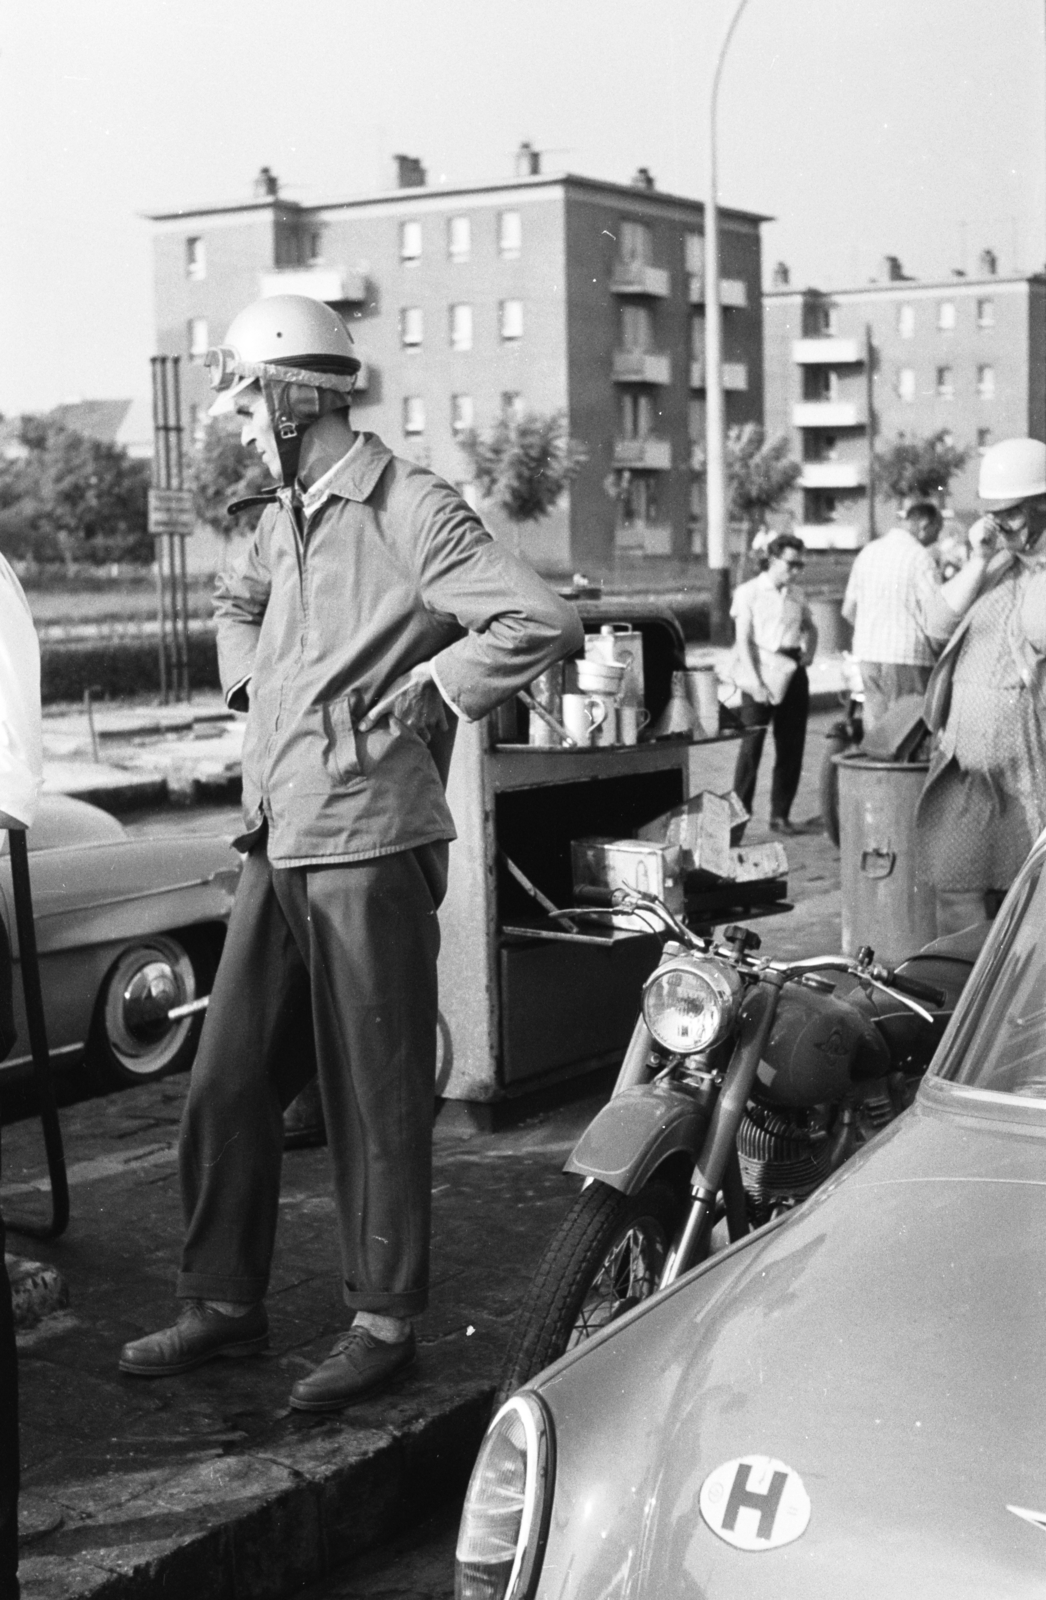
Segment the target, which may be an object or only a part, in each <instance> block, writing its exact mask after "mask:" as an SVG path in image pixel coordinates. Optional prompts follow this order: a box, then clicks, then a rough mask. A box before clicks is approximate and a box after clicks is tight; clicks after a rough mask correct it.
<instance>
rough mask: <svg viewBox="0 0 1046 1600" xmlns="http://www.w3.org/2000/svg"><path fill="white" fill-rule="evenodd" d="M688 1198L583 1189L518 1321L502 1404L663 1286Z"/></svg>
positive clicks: (659, 1186) (653, 1191)
mask: <svg viewBox="0 0 1046 1600" xmlns="http://www.w3.org/2000/svg"><path fill="white" fill-rule="evenodd" d="M683 1207H684V1200H683V1197H682V1196H681V1195H678V1194H676V1193H675V1192H674V1191H673V1190H672V1189H671V1188H670V1187H669V1186H668V1184H665V1183H658V1182H653V1183H648V1184H646V1185H645V1186H644V1187H643V1188H642V1189H640V1190H638V1191H637V1192H636V1193H635V1194H622V1193H621V1192H620V1190H618V1189H611V1188H610V1187H609V1185H607V1184H605V1183H598V1182H596V1183H591V1184H589V1186H588V1187H587V1188H586V1189H583V1190H582V1191H581V1193H580V1194H579V1195H578V1197H577V1199H576V1200H575V1202H574V1204H573V1206H572V1207H571V1208H570V1210H569V1211H568V1212H567V1215H566V1216H565V1217H564V1219H563V1221H562V1223H561V1224H560V1226H559V1228H558V1229H557V1231H556V1232H555V1234H554V1235H553V1236H552V1240H551V1242H550V1244H549V1247H548V1249H547V1250H546V1251H545V1254H544V1256H543V1257H542V1259H541V1263H540V1265H539V1266H538V1269H537V1272H536V1273H535V1275H534V1281H533V1283H532V1284H531V1286H530V1289H529V1292H528V1294H527V1297H526V1300H525V1301H524V1303H523V1306H522V1307H521V1309H520V1312H519V1315H518V1317H517V1318H516V1323H515V1326H514V1328H513V1330H512V1337H511V1340H510V1342H509V1348H508V1354H507V1355H506V1357H505V1364H504V1366H503V1367H502V1369H501V1378H500V1381H499V1383H498V1392H497V1398H496V1401H495V1404H496V1405H500V1404H501V1403H502V1401H503V1400H505V1399H507V1398H508V1396H509V1395H510V1394H512V1393H513V1391H514V1390H516V1389H518V1388H520V1387H521V1386H522V1385H523V1384H525V1383H528V1382H529V1381H530V1379H531V1378H533V1377H534V1375H535V1373H538V1372H540V1371H541V1369H542V1368H543V1367H547V1366H548V1365H549V1364H550V1362H553V1361H556V1360H558V1358H559V1357H560V1356H561V1355H564V1354H565V1353H566V1351H568V1350H572V1349H573V1348H574V1346H575V1345H577V1344H580V1343H581V1342H582V1341H583V1340H584V1339H588V1338H591V1336H592V1334H594V1333H598V1332H599V1330H600V1329H601V1328H605V1327H606V1326H607V1324H608V1323H611V1322H613V1321H614V1320H615V1318H617V1317H620V1316H622V1315H623V1314H624V1312H626V1311H630V1310H631V1309H632V1307H633V1306H636V1305H638V1304H639V1303H640V1301H641V1300H646V1299H647V1298H648V1297H649V1296H650V1295H652V1294H653V1292H654V1290H655V1289H656V1288H657V1284H658V1279H659V1278H660V1276H661V1269H662V1267H663V1266H664V1263H665V1256H666V1255H667V1254H668V1249H669V1246H670V1245H671V1243H672V1239H673V1238H674V1236H675V1234H676V1232H677V1231H678V1229H679V1226H680V1223H681V1221H682V1216H683Z"/></svg>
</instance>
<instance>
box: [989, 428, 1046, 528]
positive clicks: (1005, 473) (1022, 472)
mask: <svg viewBox="0 0 1046 1600" xmlns="http://www.w3.org/2000/svg"><path fill="white" fill-rule="evenodd" d="M977 493H978V495H979V496H980V498H981V499H982V500H987V501H988V502H989V510H991V511H1005V510H1006V509H1007V507H1008V506H1016V505H1020V503H1021V501H1022V500H1032V499H1034V498H1035V497H1036V496H1037V495H1046V444H1043V443H1042V441H1041V440H1039V439H1002V440H1000V441H999V443H998V444H993V445H989V447H988V449H987V450H986V451H985V452H984V454H983V456H982V457H981V472H980V478H979V480H978V483H977Z"/></svg>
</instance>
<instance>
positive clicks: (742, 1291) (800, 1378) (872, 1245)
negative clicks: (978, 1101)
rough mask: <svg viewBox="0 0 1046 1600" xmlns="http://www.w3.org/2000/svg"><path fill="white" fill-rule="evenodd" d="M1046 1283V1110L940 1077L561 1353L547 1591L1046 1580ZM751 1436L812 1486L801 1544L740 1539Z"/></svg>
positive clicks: (709, 1598)
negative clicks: (717, 1501)
mask: <svg viewBox="0 0 1046 1600" xmlns="http://www.w3.org/2000/svg"><path fill="white" fill-rule="evenodd" d="M914 1174H918V1176H913V1175H914ZM1044 1302H1046V1143H1044V1139H1043V1131H1041V1130H1040V1129H1039V1127H1038V1121H1037V1119H1036V1120H1035V1121H1034V1122H1027V1123H1024V1124H1021V1123H1020V1122H1015V1123H1012V1124H1011V1123H1007V1122H1002V1121H999V1120H990V1119H985V1118H983V1117H981V1116H979V1115H977V1114H969V1115H966V1114H961V1113H960V1114H956V1113H955V1111H954V1110H951V1109H943V1110H942V1108H941V1107H940V1106H938V1105H935V1104H933V1103H924V1102H920V1103H917V1105H916V1107H914V1108H913V1110H912V1111H910V1112H908V1113H907V1114H906V1115H905V1116H904V1117H902V1118H901V1119H899V1120H898V1121H897V1122H896V1123H894V1124H893V1125H892V1127H891V1128H890V1129H888V1130H887V1133H886V1134H885V1135H884V1136H883V1137H882V1138H881V1139H879V1140H878V1141H876V1142H875V1144H874V1145H873V1146H871V1147H870V1148H869V1149H868V1150H867V1151H866V1152H864V1153H863V1154H862V1155H861V1156H860V1157H858V1158H857V1159H856V1160H855V1161H854V1162H852V1163H850V1164H849V1165H848V1166H847V1167H846V1168H844V1169H843V1171H842V1172H841V1173H840V1174H839V1175H838V1176H837V1178H836V1179H835V1180H834V1181H833V1183H832V1184H831V1185H830V1186H829V1187H828V1188H826V1189H823V1190H821V1191H820V1192H819V1194H817V1195H816V1196H814V1197H813V1199H812V1200H810V1201H809V1202H807V1204H806V1205H805V1206H804V1207H802V1208H801V1209H800V1210H799V1211H797V1212H796V1213H795V1214H794V1215H793V1216H792V1217H791V1218H790V1219H789V1220H788V1222H787V1223H785V1224H784V1225H783V1226H782V1227H780V1228H777V1229H774V1230H771V1231H768V1232H767V1233H766V1234H765V1235H764V1236H762V1237H759V1236H757V1237H756V1238H755V1239H754V1240H753V1241H752V1243H751V1244H749V1245H747V1246H745V1247H742V1248H741V1249H739V1250H737V1251H735V1252H733V1253H732V1254H731V1255H730V1256H729V1257H728V1258H726V1259H724V1260H723V1261H722V1262H721V1263H717V1262H712V1263H711V1264H710V1265H708V1266H707V1267H705V1268H703V1269H699V1270H698V1272H696V1273H695V1274H691V1275H690V1276H689V1277H688V1278H686V1279H684V1280H682V1281H681V1283H680V1284H679V1285H678V1286H677V1287H676V1288H675V1289H673V1290H669V1291H668V1292H667V1293H666V1294H665V1295H663V1296H660V1297H658V1298H657V1299H656V1300H655V1301H653V1302H652V1303H651V1304H650V1305H649V1306H648V1307H644V1308H642V1309H641V1310H640V1311H639V1312H637V1313H636V1314H635V1315H633V1316H632V1317H631V1318H629V1319H628V1320H627V1321H626V1322H625V1323H623V1324H621V1325H620V1327H619V1328H618V1329H615V1330H612V1331H611V1332H610V1333H609V1334H608V1335H607V1336H604V1337H603V1338H601V1339H600V1340H598V1341H596V1342H594V1344H593V1345H592V1346H591V1347H588V1348H587V1349H585V1350H584V1351H580V1352H578V1353H577V1354H575V1355H572V1356H570V1357H567V1358H566V1359H565V1360H564V1361H562V1362H561V1363H559V1364H558V1366H556V1367H554V1368H552V1369H551V1370H550V1372H549V1374H548V1376H547V1377H546V1378H545V1379H544V1380H543V1381H542V1382H541V1383H540V1385H539V1386H538V1387H539V1389H540V1392H541V1393H542V1395H543V1397H544V1399H545V1401H546V1403H547V1405H548V1407H549V1410H550V1412H551V1415H552V1419H553V1424H554V1427H555V1433H556V1441H557V1445H556V1448H557V1466H556V1488H555V1500H554V1504H553V1513H552V1524H551V1528H550V1534H549V1542H548V1548H547V1552H546V1557H545V1562H544V1566H543V1571H542V1580H541V1585H540V1588H539V1591H538V1593H539V1594H540V1595H541V1596H542V1597H545V1600H551V1597H553V1596H555V1597H556V1600H567V1597H568V1596H575V1595H576V1596H583V1597H586V1600H588V1597H592V1600H595V1597H596V1596H604V1595H610V1594H613V1595H614V1596H616V1597H619V1600H626V1597H627V1596H632V1595H636V1596H638V1595H642V1596H645V1597H653V1596H658V1597H662V1596H694V1597H695V1600H696V1597H700V1600H734V1597H737V1600H741V1597H744V1600H760V1597H763V1596H766V1597H767V1600H769V1597H771V1596H772V1597H773V1600H821V1597H823V1600H838V1597H839V1596H840V1595H845V1596H846V1597H847V1600H862V1597H867V1600H873V1597H874V1600H902V1597H903V1600H911V1597H912V1596H914V1595H917V1596H919V1597H920V1600H928V1597H936V1596H941V1597H942V1600H943V1597H944V1596H947V1597H948V1600H957V1597H965V1596H969V1597H971V1600H972V1597H973V1596H977V1600H984V1597H986V1596H988V1595H990V1596H992V1600H1002V1597H1004V1596H1014V1597H1016V1596H1028V1597H1030V1596H1032V1595H1033V1594H1034V1595H1036V1596H1041V1595H1042V1594H1043V1593H1044V1592H1046V1533H1044V1531H1043V1526H1046V1339H1044V1336H1043V1335H1044V1329H1046V1319H1044V1312H1046V1303H1044ZM751 1455H756V1456H763V1457H768V1458H772V1459H773V1460H775V1461H776V1462H779V1463H784V1464H785V1465H786V1466H787V1467H788V1468H790V1469H791V1470H792V1471H793V1472H794V1473H797V1474H798V1475H799V1477H800V1478H801V1480H802V1484H803V1486H804V1487H805V1491H806V1493H807V1495H808V1496H809V1501H810V1508H811V1509H810V1518H809V1524H808V1526H807V1528H806V1531H805V1532H804V1533H803V1534H802V1536H801V1537H799V1538H798V1539H796V1540H794V1542H791V1543H787V1544H782V1545H781V1546H780V1547H779V1548H771V1549H767V1548H763V1549H758V1550H756V1551H743V1550H738V1549H735V1548H734V1547H733V1546H732V1545H731V1544H729V1543H727V1542H725V1541H724V1539H723V1538H721V1537H720V1536H719V1535H718V1534H716V1533H715V1532H713V1531H712V1529H711V1527H710V1526H709V1524H708V1523H707V1522H706V1521H705V1519H704V1518H703V1516H702V1513H701V1510H700V1507H699V1496H700V1492H701V1488H702V1484H703V1483H704V1482H705V1480H706V1479H707V1478H708V1477H709V1475H710V1474H711V1473H713V1471H714V1470H715V1469H716V1468H718V1467H722V1466H724V1465H725V1464H727V1463H731V1462H736V1461H738V1460H739V1459H740V1458H744V1457H746V1456H751ZM755 1481H756V1480H754V1479H753V1483H755ZM1009 1506H1017V1507H1019V1508H1023V1509H1025V1510H1027V1511H1030V1512H1033V1513H1034V1512H1039V1513H1041V1514H1042V1519H1043V1526H1039V1525H1036V1523H1035V1522H1034V1521H1029V1520H1027V1519H1026V1518H1024V1517H1020V1516H1018V1515H1017V1514H1015V1513H1014V1512H1013V1511H1010V1510H1008V1509H1007V1507H1009Z"/></svg>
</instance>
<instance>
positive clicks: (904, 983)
mask: <svg viewBox="0 0 1046 1600" xmlns="http://www.w3.org/2000/svg"><path fill="white" fill-rule="evenodd" d="M887 982H888V983H889V985H890V987H891V988H892V989H897V990H898V991H899V992H900V993H901V994H908V995H911V997H912V999H913V1000H923V1001H925V1002H926V1004H927V1005H929V1006H933V1007H934V1009H935V1010H937V1011H939V1010H940V1009H941V1007H942V1006H943V1005H945V1003H946V1002H947V999H948V996H947V995H946V994H945V992H944V990H943V989H938V988H935V986H934V985H933V984H932V983H920V981H919V979H918V978H906V977H905V976H904V974H903V973H900V972H891V974H890V976H889V978H888V979H887Z"/></svg>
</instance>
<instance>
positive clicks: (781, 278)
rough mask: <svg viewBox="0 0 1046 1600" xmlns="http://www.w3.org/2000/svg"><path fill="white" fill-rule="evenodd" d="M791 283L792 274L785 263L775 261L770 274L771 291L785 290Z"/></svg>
mask: <svg viewBox="0 0 1046 1600" xmlns="http://www.w3.org/2000/svg"><path fill="white" fill-rule="evenodd" d="M791 281H792V274H791V272H790V271H789V270H788V262H787V261H775V262H774V270H773V272H772V273H771V274H770V287H771V288H772V289H787V288H788V285H789V284H790V283H791Z"/></svg>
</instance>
